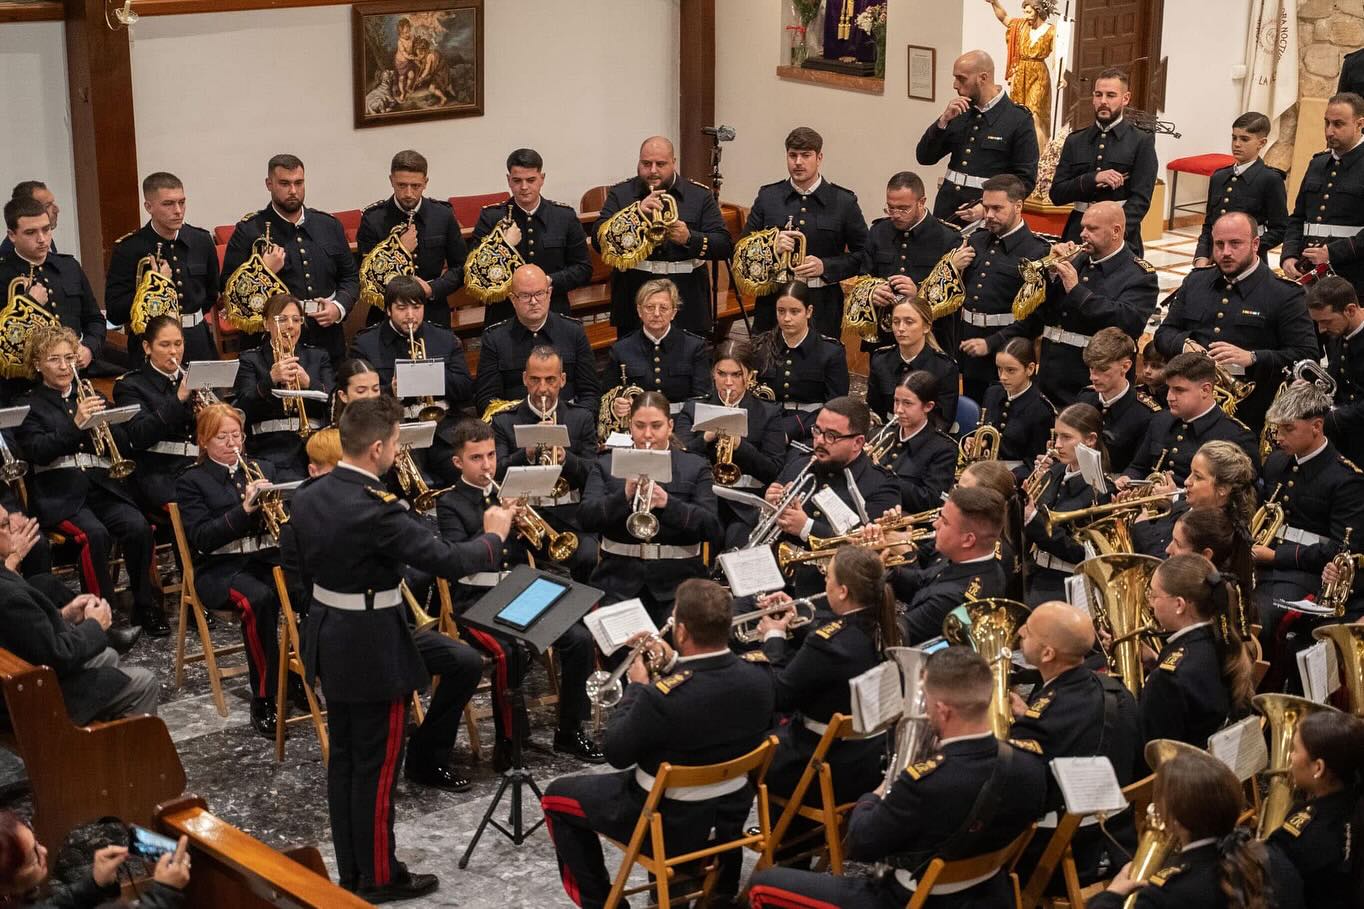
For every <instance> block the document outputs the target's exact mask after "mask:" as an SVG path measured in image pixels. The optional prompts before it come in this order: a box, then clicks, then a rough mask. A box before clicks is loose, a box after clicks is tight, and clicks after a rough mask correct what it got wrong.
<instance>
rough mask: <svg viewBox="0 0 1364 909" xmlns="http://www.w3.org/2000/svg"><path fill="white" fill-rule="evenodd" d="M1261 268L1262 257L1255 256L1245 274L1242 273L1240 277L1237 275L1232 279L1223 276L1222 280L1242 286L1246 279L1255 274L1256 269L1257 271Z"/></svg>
mask: <svg viewBox="0 0 1364 909" xmlns="http://www.w3.org/2000/svg"><path fill="white" fill-rule="evenodd" d="M1259 267H1260V257H1259V256H1255V257H1254V258H1252V259H1251V260H1250V265H1248V266H1247V267H1246V270H1245V271H1243V272H1241V273H1240V274H1239V275H1235V276H1233V277H1231V278H1227V276H1226V275H1223V276H1222V278H1223V280H1229V281H1230V282H1231V283H1232V284H1240V283H1241V282H1242V281H1244V280H1245V279H1246V278H1249V277H1250V275H1251V273H1252V272H1254V271H1255V269H1257V268H1259Z"/></svg>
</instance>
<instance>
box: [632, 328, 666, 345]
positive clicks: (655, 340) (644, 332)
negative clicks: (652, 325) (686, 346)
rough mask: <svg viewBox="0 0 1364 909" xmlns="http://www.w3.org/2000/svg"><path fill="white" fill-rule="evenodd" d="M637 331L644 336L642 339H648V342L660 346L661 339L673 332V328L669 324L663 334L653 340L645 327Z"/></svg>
mask: <svg viewBox="0 0 1364 909" xmlns="http://www.w3.org/2000/svg"><path fill="white" fill-rule="evenodd" d="M639 330H640V332H641V333H642V334H643V335H644V337H646V338H648V339H649V340H650V341H653V342H654V344H656V345H657V344H662V343H663V339H664V338H666V337H667V336H668V332H670V331H672V330H673V327H672V324H671V323H669V324H668V327H667V328H665V329H663V334H661V335H659V336H658V337H657V338H655V337H654V336H653V335H651V334H649V329H647V328H645V327H643V326H640V329H639Z"/></svg>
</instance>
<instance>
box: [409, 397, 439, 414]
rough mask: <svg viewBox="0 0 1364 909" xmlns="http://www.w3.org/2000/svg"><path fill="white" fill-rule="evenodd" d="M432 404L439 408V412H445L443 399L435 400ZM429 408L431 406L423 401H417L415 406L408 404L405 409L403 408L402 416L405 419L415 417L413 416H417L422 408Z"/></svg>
mask: <svg viewBox="0 0 1364 909" xmlns="http://www.w3.org/2000/svg"><path fill="white" fill-rule="evenodd" d="M434 403H435V405H436V406H437V407H439V408H440V409H441V410H445V409H446V406H445V399H444V398H436V400H435V402H434ZM430 406H431V404H429V403H426V402H423V401H418V402H417V403H416V404H408V405H407V406H406V407H404V408H403V416H405V417H415V416H417V415H418V414H419V413H421V412H422V409H423V408H425V407H430Z"/></svg>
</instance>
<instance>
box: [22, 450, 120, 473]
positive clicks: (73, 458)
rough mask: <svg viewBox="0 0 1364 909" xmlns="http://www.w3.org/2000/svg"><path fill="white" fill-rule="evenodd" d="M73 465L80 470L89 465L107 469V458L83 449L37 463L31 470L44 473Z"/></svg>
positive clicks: (66, 468)
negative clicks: (45, 462)
mask: <svg viewBox="0 0 1364 909" xmlns="http://www.w3.org/2000/svg"><path fill="white" fill-rule="evenodd" d="M73 467H79V468H80V469H81V470H85V469H87V468H90V467H103V468H104V469H105V470H108V469H109V459H108V458H101V457H96V456H95V455H92V454H86V453H85V452H83V451H78V452H76V453H75V454H73V455H67V456H66V457H64V458H58V459H57V460H55V461H53V462H52V463H51V464H39V465H38V466H37V467H34V468H33V472H34V473H46V472H47V471H49V470H69V469H71V468H73Z"/></svg>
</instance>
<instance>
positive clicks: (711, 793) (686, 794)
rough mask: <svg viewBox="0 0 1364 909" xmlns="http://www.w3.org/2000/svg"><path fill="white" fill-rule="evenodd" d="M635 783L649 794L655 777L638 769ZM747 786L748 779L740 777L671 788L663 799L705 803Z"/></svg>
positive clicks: (640, 768)
mask: <svg viewBox="0 0 1364 909" xmlns="http://www.w3.org/2000/svg"><path fill="white" fill-rule="evenodd" d="M635 782H636V783H638V784H639V785H640V788H642V789H643V790H644V791H645V792H649V791H651V790H652V789H653V788H654V775H653V774H652V773H649V772H648V771H646V770H645V769H644V768H642V767H636V768H635ZM747 785H748V777H746V776H740V777H735V778H734V779H732V780H721V781H720V782H718V783H710V784H708V785H705V786H669V787H668V788H667V789H666V790H664V792H663V797H664V798H669V799H672V800H673V801H675V802H704V801H706V800H707V799H717V798H719V797H720V796H722V795H729V794H730V793H733V792H738V791H739V790H741V789H743V788H744V787H745V786H747Z"/></svg>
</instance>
